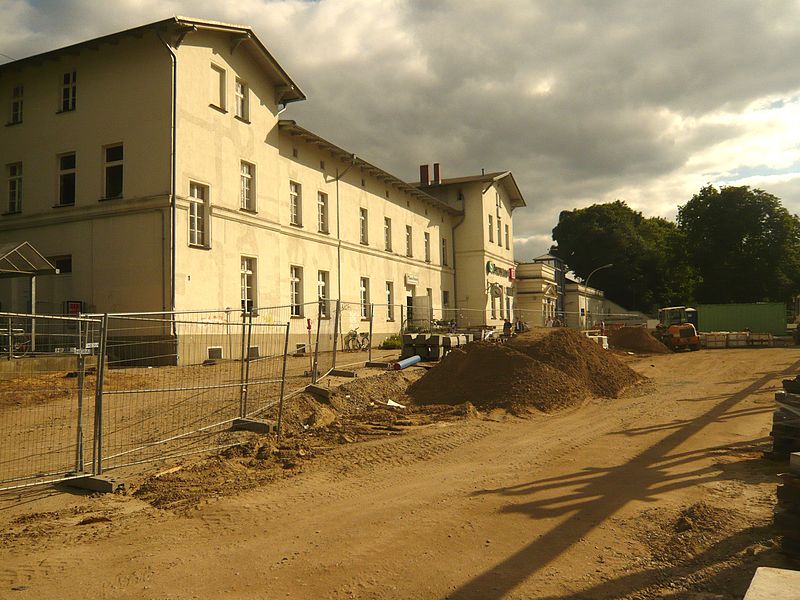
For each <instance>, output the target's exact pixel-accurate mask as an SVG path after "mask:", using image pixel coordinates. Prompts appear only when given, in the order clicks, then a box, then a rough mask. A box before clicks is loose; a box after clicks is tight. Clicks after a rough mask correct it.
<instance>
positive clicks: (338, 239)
mask: <svg viewBox="0 0 800 600" xmlns="http://www.w3.org/2000/svg"><path fill="white" fill-rule="evenodd" d="M351 161H352V162H351V163H350V164H349V165H347V168H346V169H345V170H344V171H342V172H341V173H339V167H336V287H337V291H336V298H337V299H338V300H339V301H341V300H342V235H341V229H340V225H339V222H340V218H339V180H340V179H341V178H342V177H344V176H345V175H346V174H347V172H348V171H349V170H350V169H351V168H352V167H353V165H354V164H356V155H355V154H353V155H352V157H351Z"/></svg>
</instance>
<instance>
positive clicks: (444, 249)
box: [442, 238, 447, 267]
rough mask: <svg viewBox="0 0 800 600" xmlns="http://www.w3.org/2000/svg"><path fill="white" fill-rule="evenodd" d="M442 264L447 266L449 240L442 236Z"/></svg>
mask: <svg viewBox="0 0 800 600" xmlns="http://www.w3.org/2000/svg"><path fill="white" fill-rule="evenodd" d="M442 265H443V266H445V267H446V266H447V240H446V239H445V238H442Z"/></svg>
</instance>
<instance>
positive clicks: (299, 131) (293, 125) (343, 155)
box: [278, 119, 461, 214]
mask: <svg viewBox="0 0 800 600" xmlns="http://www.w3.org/2000/svg"><path fill="white" fill-rule="evenodd" d="M278 127H279V129H280V130H281V131H285V132H286V133H289V134H290V135H295V136H298V137H300V138H302V139H303V140H305V141H307V142H310V143H312V144H316V145H317V146H319V147H320V148H324V149H325V150H328V151H329V152H330V153H331V154H332V155H334V156H335V157H336V158H339V159H341V160H346V161H352V164H353V165H355V166H357V167H360V168H362V169H364V170H365V171H366V172H367V173H369V174H370V175H372V176H373V177H377V178H378V179H382V180H384V181H385V182H387V183H388V184H390V185H393V186H394V187H396V188H397V189H399V190H401V191H403V192H406V193H407V194H410V195H412V196H414V197H416V198H419V199H420V200H422V201H424V202H427V203H429V204H431V205H433V206H435V207H436V208H439V209H441V210H444V211H446V212H449V213H451V214H461V211H460V210H458V209H456V208H455V207H453V206H450V205H449V204H448V203H447V202H443V201H442V200H439V199H438V198H434V197H433V196H431V195H429V194H427V193H425V192H424V191H423V190H421V189H419V188H417V187H416V186H414V185H413V184H410V183H407V182H405V181H403V180H402V179H400V178H398V177H395V176H394V175H392V174H391V173H387V172H386V171H384V170H383V169H381V168H379V167H376V166H375V165H372V164H370V163H368V162H367V161H365V160H364V159H362V158H359V157H357V156H356V155H355V154H353V153H352V152H348V151H347V150H344V149H342V148H340V147H339V146H337V145H335V144H333V143H331V142H329V141H328V140H326V139H323V138H321V137H320V136H318V135H317V134H316V133H312V132H311V131H309V130H307V129H305V128H303V127H301V126H300V125H298V124H297V122H296V121H292V120H290V119H282V120H281V121H279V122H278Z"/></svg>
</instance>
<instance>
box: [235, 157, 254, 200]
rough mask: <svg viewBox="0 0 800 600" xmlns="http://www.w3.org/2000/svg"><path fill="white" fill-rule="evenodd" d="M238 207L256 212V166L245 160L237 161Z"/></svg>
mask: <svg viewBox="0 0 800 600" xmlns="http://www.w3.org/2000/svg"><path fill="white" fill-rule="evenodd" d="M239 208H240V209H241V210H244V211H247V212H256V166H255V165H254V164H253V163H250V162H247V161H246V160H242V161H240V163H239Z"/></svg>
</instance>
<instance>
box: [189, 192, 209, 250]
mask: <svg viewBox="0 0 800 600" xmlns="http://www.w3.org/2000/svg"><path fill="white" fill-rule="evenodd" d="M198 192H202V193H201V194H200V195H198ZM210 195H211V188H210V187H209V186H207V185H205V184H204V183H200V182H198V181H189V213H188V226H189V230H188V234H189V245H190V246H194V247H197V248H210V247H211V239H210V238H211V236H210V235H209V222H210V219H209V196H210Z"/></svg>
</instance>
